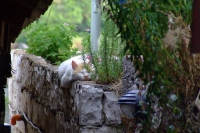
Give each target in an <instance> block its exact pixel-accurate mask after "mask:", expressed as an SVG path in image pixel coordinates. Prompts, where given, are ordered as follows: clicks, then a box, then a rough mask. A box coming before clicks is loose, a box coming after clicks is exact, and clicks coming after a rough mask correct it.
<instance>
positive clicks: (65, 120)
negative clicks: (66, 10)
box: [8, 50, 121, 133]
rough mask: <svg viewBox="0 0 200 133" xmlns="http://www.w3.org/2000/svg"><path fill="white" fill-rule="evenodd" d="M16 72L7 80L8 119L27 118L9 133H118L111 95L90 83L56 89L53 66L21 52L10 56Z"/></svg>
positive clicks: (116, 110) (113, 95) (118, 120)
mask: <svg viewBox="0 0 200 133" xmlns="http://www.w3.org/2000/svg"><path fill="white" fill-rule="evenodd" d="M11 56H12V68H13V69H14V70H16V73H15V74H13V76H12V78H10V79H9V80H8V88H9V100H10V101H9V102H10V105H9V106H10V117H12V116H13V115H14V114H16V113H20V114H23V115H24V116H26V117H27V119H26V120H24V121H17V124H16V125H14V126H12V133H19V132H22V133H25V132H26V133H38V132H45V133H56V132H57V133H118V132H120V128H119V127H120V126H119V125H120V124H121V118H120V109H119V105H118V104H117V99H118V98H117V96H116V93H115V92H114V91H108V89H107V86H104V85H97V84H94V83H93V82H92V81H85V82H79V81H77V82H74V83H73V84H72V88H71V89H64V88H61V87H60V81H59V79H58V73H57V66H53V65H51V64H48V63H46V61H45V60H44V59H43V58H41V57H38V56H35V55H30V54H27V53H25V52H24V51H22V50H15V51H13V52H12V54H11Z"/></svg>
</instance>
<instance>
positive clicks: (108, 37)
mask: <svg viewBox="0 0 200 133" xmlns="http://www.w3.org/2000/svg"><path fill="white" fill-rule="evenodd" d="M116 34H117V27H116V25H115V24H114V23H113V22H112V21H111V20H106V21H105V23H104V27H103V29H102V32H101V38H100V49H99V51H96V52H92V51H91V44H90V34H84V37H83V41H82V45H83V48H84V49H83V52H84V53H90V55H91V57H92V58H91V59H92V64H93V65H94V66H93V67H94V68H95V72H93V75H92V77H93V80H96V82H97V83H101V84H110V83H112V82H115V81H117V80H118V79H119V78H120V77H121V76H122V57H123V54H122V53H123V52H122V49H123V48H122V46H123V45H121V44H122V42H121V39H120V37H118V36H117V35H116Z"/></svg>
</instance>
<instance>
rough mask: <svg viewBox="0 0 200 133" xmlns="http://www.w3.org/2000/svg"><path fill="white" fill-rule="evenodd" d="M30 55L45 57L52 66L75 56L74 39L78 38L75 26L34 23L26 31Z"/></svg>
mask: <svg viewBox="0 0 200 133" xmlns="http://www.w3.org/2000/svg"><path fill="white" fill-rule="evenodd" d="M25 30H26V31H27V33H26V38H27V44H28V46H29V48H28V49H27V52H28V53H31V54H35V55H38V56H41V57H43V58H44V59H46V60H47V61H50V63H52V64H59V63H61V62H62V61H64V60H66V59H68V58H69V57H71V55H74V54H75V52H76V51H77V49H76V48H72V44H73V43H72V38H73V37H75V36H76V34H77V33H76V32H75V26H73V25H67V24H64V25H49V24H46V23H41V22H34V23H32V24H31V25H30V26H28V27H27V28H26V29H25Z"/></svg>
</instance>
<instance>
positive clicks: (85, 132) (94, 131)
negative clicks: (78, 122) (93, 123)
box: [80, 126, 117, 133]
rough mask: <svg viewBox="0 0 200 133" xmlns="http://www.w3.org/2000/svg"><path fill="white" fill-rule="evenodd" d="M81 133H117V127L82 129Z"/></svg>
mask: <svg viewBox="0 0 200 133" xmlns="http://www.w3.org/2000/svg"><path fill="white" fill-rule="evenodd" d="M80 133H117V130H116V128H115V127H108V126H102V127H84V128H81V129H80Z"/></svg>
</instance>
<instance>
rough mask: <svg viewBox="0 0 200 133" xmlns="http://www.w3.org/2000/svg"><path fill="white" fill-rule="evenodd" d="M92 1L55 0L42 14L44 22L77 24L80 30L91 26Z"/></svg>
mask: <svg viewBox="0 0 200 133" xmlns="http://www.w3.org/2000/svg"><path fill="white" fill-rule="evenodd" d="M90 9H91V2H90V1H83V0H54V1H53V3H52V5H51V7H50V8H49V9H48V10H47V11H46V13H45V14H44V15H43V16H41V21H42V22H47V20H48V23H50V24H51V23H54V24H55V23H59V24H62V23H68V24H70V25H71V24H72V25H75V24H76V25H77V28H78V31H83V30H85V28H86V27H89V26H90V16H91V15H90V12H91V10H90Z"/></svg>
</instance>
